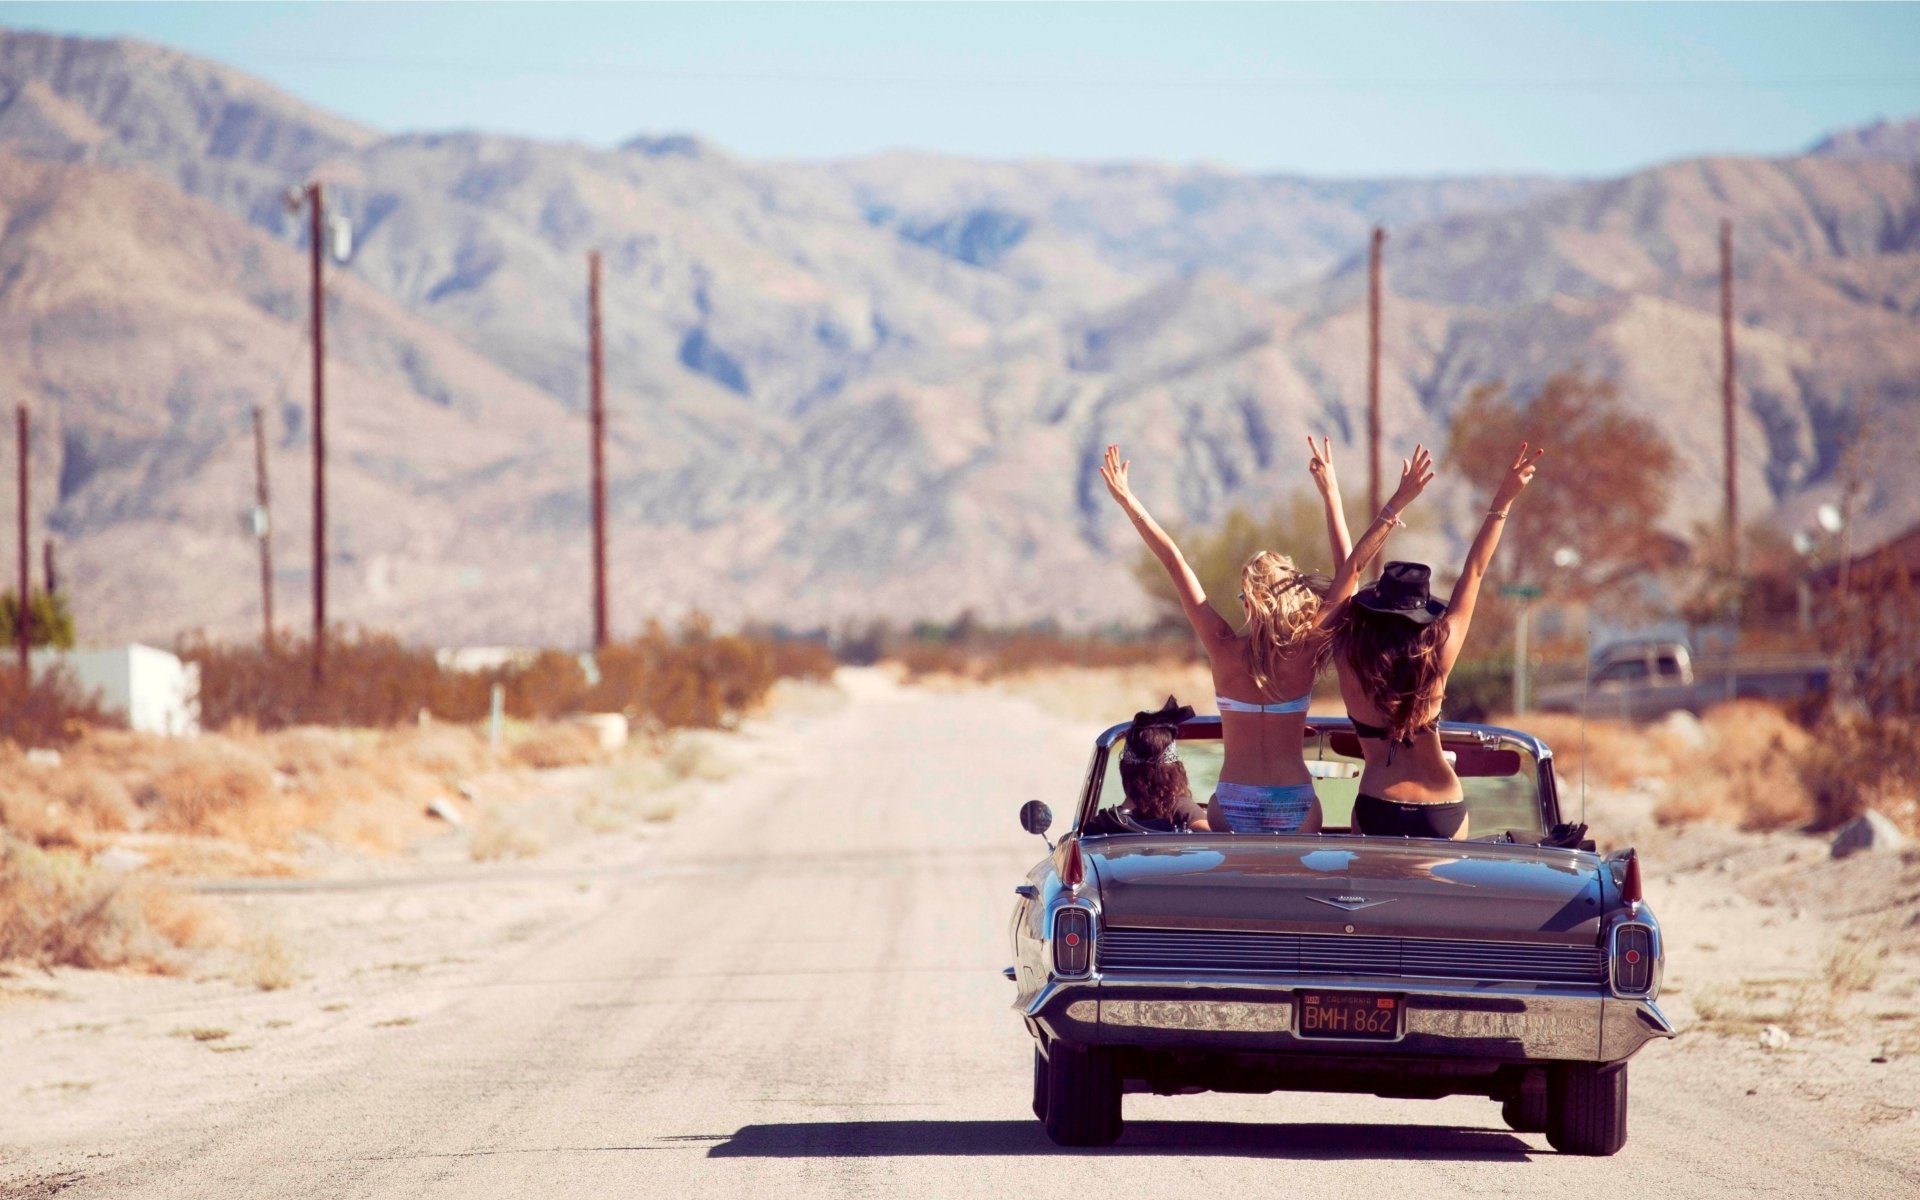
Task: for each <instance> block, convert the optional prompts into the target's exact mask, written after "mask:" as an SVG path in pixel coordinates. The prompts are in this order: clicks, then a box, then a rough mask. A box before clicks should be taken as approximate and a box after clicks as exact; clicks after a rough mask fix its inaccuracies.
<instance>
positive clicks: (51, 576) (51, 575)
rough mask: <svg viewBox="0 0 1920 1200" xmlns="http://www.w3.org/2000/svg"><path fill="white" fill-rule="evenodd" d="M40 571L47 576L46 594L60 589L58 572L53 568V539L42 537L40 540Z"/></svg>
mask: <svg viewBox="0 0 1920 1200" xmlns="http://www.w3.org/2000/svg"><path fill="white" fill-rule="evenodd" d="M40 573H41V574H43V575H45V576H46V577H47V595H49V596H51V595H53V594H54V593H55V592H57V591H59V590H60V572H59V571H57V570H55V569H54V562H53V539H52V538H43V539H42V540H41V542H40Z"/></svg>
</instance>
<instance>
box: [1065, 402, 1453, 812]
mask: <svg viewBox="0 0 1920 1200" xmlns="http://www.w3.org/2000/svg"><path fill="white" fill-rule="evenodd" d="M1307 445H1308V447H1309V448H1310V449H1311V450H1312V455H1313V457H1312V460H1311V462H1310V463H1309V464H1308V469H1309V470H1310V471H1311V472H1312V474H1313V479H1314V482H1315V484H1316V485H1317V486H1318V487H1319V489H1320V496H1321V499H1322V500H1323V501H1324V503H1325V506H1326V515H1327V538H1328V541H1329V543H1330V544H1331V546H1332V548H1333V557H1334V561H1335V562H1337V563H1339V564H1340V569H1339V571H1338V572H1337V573H1336V574H1335V575H1334V577H1333V579H1331V580H1329V579H1327V578H1326V576H1324V575H1309V574H1307V573H1306V572H1304V571H1301V570H1300V569H1298V568H1297V567H1295V566H1294V565H1293V560H1292V559H1291V558H1288V557H1287V556H1286V555H1284V554H1276V553H1273V552H1272V551H1268V550H1262V551H1260V552H1259V553H1258V554H1255V555H1254V556H1253V557H1252V558H1249V559H1248V560H1247V562H1246V565H1245V566H1243V567H1241V568H1240V603H1241V610H1242V611H1243V612H1244V613H1245V614H1246V627H1245V628H1244V629H1243V630H1241V631H1239V632H1236V631H1235V630H1234V628H1233V627H1232V626H1231V625H1229V624H1227V622H1226V621H1225V619H1223V618H1222V617H1221V616H1220V614H1219V613H1217V612H1215V611H1214V609H1213V606H1212V605H1210V604H1208V603H1207V594H1206V591H1205V590H1204V589H1203V588H1201V586H1200V580H1199V578H1198V577H1197V576H1195V575H1194V573H1193V569H1192V568H1191V567H1189V566H1188V565H1187V560H1186V559H1185V558H1184V557H1182V555H1181V553H1180V548H1179V547H1178V546H1176V545H1174V543H1173V539H1172V538H1170V537H1168V536H1167V532H1166V530H1164V529H1162V528H1160V525H1159V523H1158V522H1156V521H1155V520H1154V519H1153V517H1152V516H1151V515H1150V514H1149V513H1148V512H1147V508H1146V506H1145V505H1144V504H1142V503H1140V500H1139V498H1138V497H1137V496H1135V495H1134V494H1133V489H1132V487H1131V485H1130V483H1129V480H1128V469H1129V468H1130V467H1131V466H1132V465H1133V464H1132V462H1131V461H1128V460H1122V459H1121V457H1120V448H1119V447H1118V446H1108V447H1107V454H1106V460H1105V462H1103V463H1102V464H1101V467H1100V477H1101V478H1102V479H1104V480H1105V481H1106V484H1107V490H1108V491H1109V492H1111V493H1112V494H1113V499H1114V502H1115V503H1117V504H1118V505H1119V506H1120V508H1121V511H1123V512H1125V513H1126V514H1127V519H1128V520H1130V521H1132V522H1133V527H1134V529H1135V530H1136V531H1138V532H1139V534H1140V537H1141V540H1143V541H1144V542H1146V544H1147V549H1148V550H1150V551H1152V552H1153V556H1154V557H1155V558H1157V559H1159V560H1160V565H1161V566H1162V567H1164V568H1166V572H1167V575H1168V577H1169V578H1171V579H1172V580H1173V588H1174V592H1175V593H1176V594H1177V595H1178V596H1179V598H1180V608H1181V611H1183V612H1184V613H1186V616H1187V622H1188V623H1189V624H1190V625H1192V626H1193V632H1194V633H1195V634H1196V635H1197V636H1198V637H1199V639H1200V645H1201V646H1202V648H1204V649H1205V650H1206V652H1207V662H1208V664H1209V666H1211V668H1212V670H1213V689H1214V693H1215V695H1214V702H1215V703H1216V704H1217V705H1218V706H1219V708H1220V727H1221V736H1222V739H1223V740H1224V741H1225V743H1226V759H1225V761H1224V762H1223V763H1222V764H1221V768H1220V782H1219V785H1218V787H1217V788H1216V789H1215V791H1214V794H1213V799H1212V800H1211V801H1210V802H1209V803H1208V805H1207V818H1208V823H1209V824H1210V825H1211V827H1212V828H1213V829H1214V830H1215V831H1220V830H1231V831H1233V832H1236V833H1317V832H1318V831H1319V829H1320V820H1321V816H1320V801H1319V798H1318V797H1317V796H1315V795H1314V790H1313V776H1311V775H1310V774H1308V773H1307V763H1306V758H1305V755H1304V752H1303V751H1302V748H1301V742H1302V738H1303V735H1304V732H1305V730H1306V724H1307V703H1308V699H1309V695H1310V693H1311V692H1312V690H1313V680H1314V676H1315V675H1317V674H1319V672H1320V670H1321V668H1322V667H1324V666H1325V665H1326V663H1327V659H1328V656H1329V655H1330V653H1331V651H1332V642H1331V639H1330V636H1329V632H1328V629H1329V624H1328V617H1329V615H1330V614H1331V613H1332V612H1333V611H1334V606H1335V605H1336V604H1337V603H1338V602H1339V601H1342V600H1345V599H1346V598H1347V597H1348V596H1351V595H1352V594H1353V590H1354V587H1355V585H1356V584H1357V582H1358V580H1359V575H1360V570H1361V568H1362V567H1363V566H1365V564H1366V563H1368V562H1369V561H1371V560H1372V559H1373V557H1374V556H1375V555H1377V554H1379V553H1380V551H1381V549H1382V548H1383V547H1384V546H1385V545H1386V541H1387V534H1388V533H1389V532H1391V531H1392V529H1393V527H1394V526H1395V525H1397V524H1399V523H1400V521H1399V514H1400V513H1402V512H1404V511H1405V510H1406V507H1407V505H1409V504H1411V503H1413V501H1414V499H1415V498H1417V497H1418V496H1419V495H1420V492H1421V490H1422V489H1424V488H1425V487H1426V486H1427V483H1428V482H1429V481H1430V480H1432V478H1433V470H1432V463H1433V456H1432V455H1430V454H1428V453H1427V451H1426V449H1425V448H1424V447H1415V449H1414V453H1413V457H1412V458H1411V459H1407V460H1403V461H1402V462H1401V468H1402V469H1401V475H1400V487H1399V488H1398V490H1396V491H1395V492H1394V494H1393V499H1392V500H1391V501H1389V502H1388V504H1387V506H1386V507H1385V508H1383V509H1382V510H1381V511H1380V515H1379V516H1377V517H1375V518H1374V520H1373V523H1372V524H1371V525H1369V526H1368V527H1367V529H1366V532H1365V533H1363V534H1361V536H1360V544H1359V545H1358V546H1357V547H1356V546H1353V545H1352V543H1351V539H1350V537H1349V536H1348V533H1347V523H1346V517H1345V515H1344V514H1343V513H1342V512H1341V508H1340V483H1339V480H1338V478H1337V477H1336V476H1335V474H1334V470H1333V450H1332V446H1331V445H1330V444H1329V443H1328V442H1327V441H1326V440H1325V439H1322V440H1321V442H1320V443H1319V444H1318V445H1316V444H1315V443H1314V440H1313V439H1312V438H1308V439H1307Z"/></svg>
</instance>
